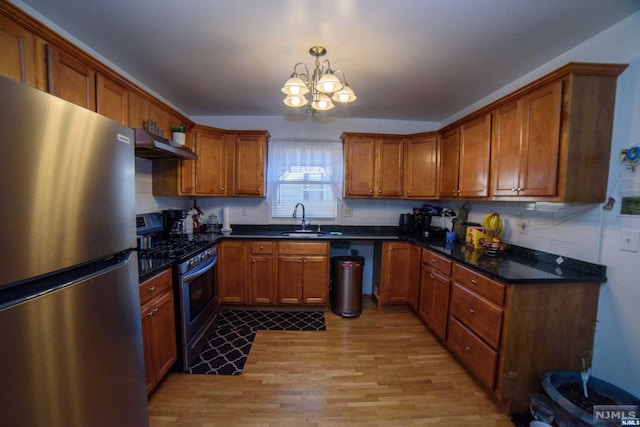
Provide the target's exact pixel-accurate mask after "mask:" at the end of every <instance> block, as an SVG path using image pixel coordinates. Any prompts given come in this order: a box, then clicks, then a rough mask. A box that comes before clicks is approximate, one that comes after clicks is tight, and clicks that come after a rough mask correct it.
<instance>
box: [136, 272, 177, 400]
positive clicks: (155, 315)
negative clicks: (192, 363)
mask: <svg viewBox="0 0 640 427" xmlns="http://www.w3.org/2000/svg"><path fill="white" fill-rule="evenodd" d="M172 280H173V276H172V274H171V269H167V270H165V271H163V272H161V273H159V274H157V275H155V276H153V277H151V278H150V279H148V280H145V281H144V282H142V283H141V284H140V304H141V307H140V316H141V318H142V337H143V341H144V360H145V371H146V375H147V394H149V393H151V391H152V390H153V389H154V388H155V387H156V386H157V385H158V384H159V383H160V381H161V380H162V378H164V376H165V375H166V373H167V372H168V371H169V369H170V368H171V366H172V365H173V364H174V363H175V362H176V360H177V356H178V353H177V351H178V350H177V342H176V323H175V322H176V319H175V315H174V313H175V311H174V305H173V287H172Z"/></svg>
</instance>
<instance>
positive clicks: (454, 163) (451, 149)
mask: <svg viewBox="0 0 640 427" xmlns="http://www.w3.org/2000/svg"><path fill="white" fill-rule="evenodd" d="M459 168H460V132H459V130H458V128H455V129H453V130H451V131H449V132H447V133H445V134H443V135H442V137H441V139H440V167H439V171H440V174H439V177H440V179H439V188H438V195H439V197H441V198H451V197H458V193H459V191H458V169H459Z"/></svg>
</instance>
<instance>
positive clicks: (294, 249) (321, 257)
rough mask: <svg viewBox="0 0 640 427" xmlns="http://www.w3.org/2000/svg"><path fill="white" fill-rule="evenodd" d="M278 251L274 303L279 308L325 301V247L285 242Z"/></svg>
mask: <svg viewBox="0 0 640 427" xmlns="http://www.w3.org/2000/svg"><path fill="white" fill-rule="evenodd" d="M278 246H279V248H278V299H279V302H280V303H281V304H316V305H324V306H326V305H327V303H328V300H329V244H328V243H315V242H313V243H311V242H309V243H307V242H286V243H280V244H279V245H278Z"/></svg>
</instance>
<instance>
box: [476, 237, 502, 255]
mask: <svg viewBox="0 0 640 427" xmlns="http://www.w3.org/2000/svg"><path fill="white" fill-rule="evenodd" d="M480 245H481V246H482V249H484V253H485V254H486V255H489V256H497V255H502V254H506V253H507V249H509V244H508V243H507V242H503V241H500V240H498V241H496V240H495V239H494V240H492V241H487V240H483V239H481V240H480Z"/></svg>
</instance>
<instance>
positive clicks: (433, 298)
mask: <svg viewBox="0 0 640 427" xmlns="http://www.w3.org/2000/svg"><path fill="white" fill-rule="evenodd" d="M450 286H451V281H450V279H449V278H448V277H446V276H443V275H442V274H440V273H438V272H437V271H435V270H434V269H432V268H430V267H428V266H426V265H424V264H423V265H422V269H421V278H420V302H419V305H418V307H419V309H418V313H419V314H420V317H422V318H423V319H424V321H425V322H427V325H429V328H430V329H431V330H432V331H433V332H434V333H435V334H436V335H437V336H438V337H440V338H441V339H443V340H444V339H446V334H447V318H448V317H449V290H450Z"/></svg>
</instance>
